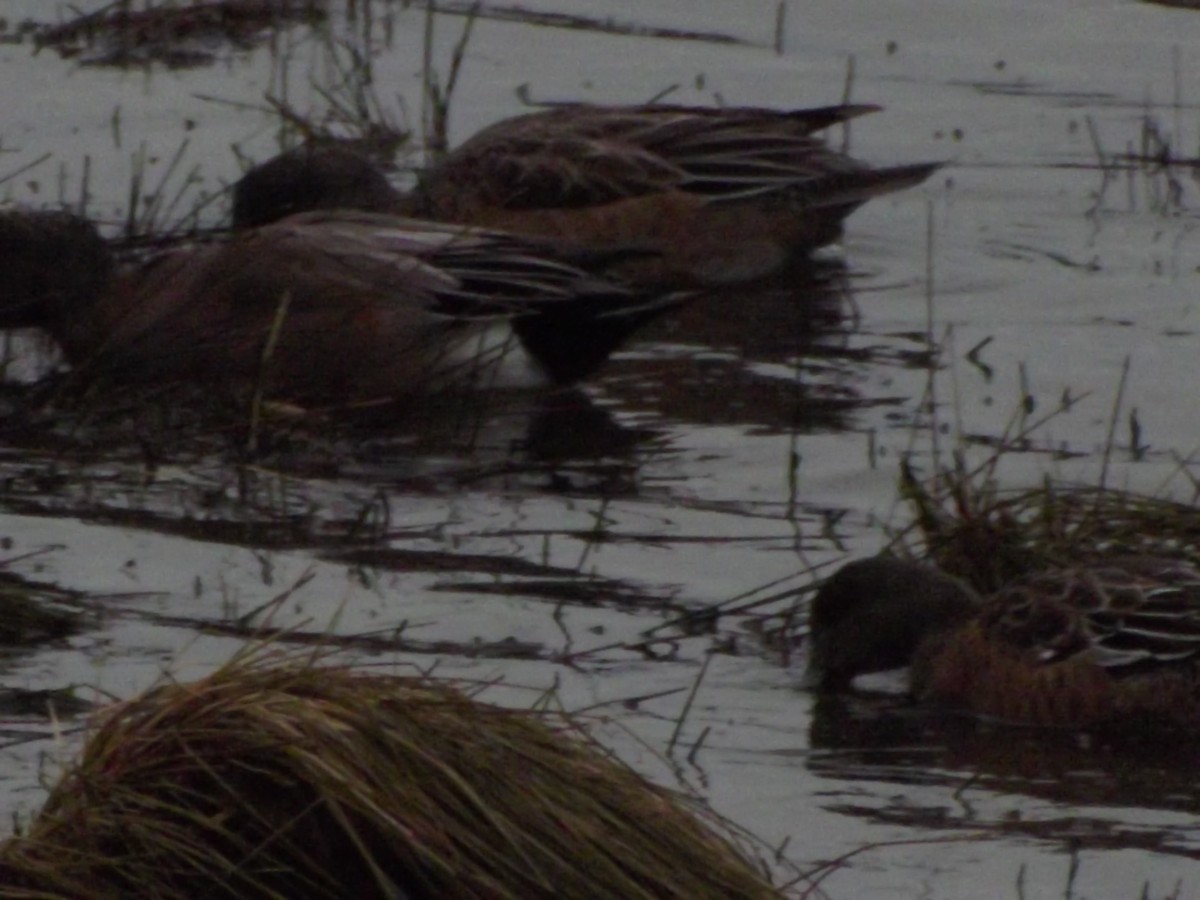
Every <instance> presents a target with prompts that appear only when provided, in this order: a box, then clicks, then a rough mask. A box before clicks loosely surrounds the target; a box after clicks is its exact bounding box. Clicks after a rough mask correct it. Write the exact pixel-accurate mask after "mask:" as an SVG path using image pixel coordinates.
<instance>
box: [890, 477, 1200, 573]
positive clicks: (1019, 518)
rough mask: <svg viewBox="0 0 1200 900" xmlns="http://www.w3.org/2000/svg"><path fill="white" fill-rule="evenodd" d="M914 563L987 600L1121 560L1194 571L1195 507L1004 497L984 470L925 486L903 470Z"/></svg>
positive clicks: (1057, 494) (1199, 517)
mask: <svg viewBox="0 0 1200 900" xmlns="http://www.w3.org/2000/svg"><path fill="white" fill-rule="evenodd" d="M902 482H903V492H904V496H905V498H906V499H907V500H908V502H909V503H910V504H911V505H912V507H913V510H914V513H915V523H914V526H913V529H912V532H914V533H915V534H916V536H917V537H918V538H919V542H920V544H921V545H922V546H921V548H920V550H919V551H916V552H917V553H919V554H920V555H923V556H926V557H928V558H929V559H930V560H931V561H932V562H934V563H936V564H937V565H938V566H939V567H940V568H942V569H943V570H944V571H947V572H951V573H953V574H955V575H958V576H959V577H961V578H965V579H967V580H968V581H970V582H971V583H972V584H973V585H974V586H975V587H976V588H977V589H979V590H980V591H982V592H984V593H991V592H993V591H996V590H999V589H1000V588H1001V587H1003V586H1004V585H1006V584H1008V583H1010V582H1012V581H1013V580H1015V579H1017V578H1019V577H1020V576H1022V575H1024V574H1026V573H1028V572H1033V571H1038V570H1041V569H1047V568H1055V567H1060V566H1071V565H1078V564H1080V563H1087V562H1092V561H1098V560H1101V559H1103V558H1105V557H1111V556H1113V555H1123V554H1137V555H1150V556H1163V557H1171V558H1174V559H1184V560H1187V561H1189V562H1192V563H1197V564H1200V507H1197V506H1195V505H1194V504H1191V503H1186V502H1180V501H1177V500H1172V499H1168V498H1165V497H1152V496H1146V495H1143V494H1136V493H1133V492H1129V491H1123V490H1118V489H1116V488H1109V487H1105V486H1103V485H1064V484H1060V483H1056V482H1054V481H1052V480H1051V479H1046V480H1045V481H1044V482H1043V483H1042V484H1041V485H1040V486H1038V487H1035V488H1027V489H1022V490H1001V489H1000V488H999V487H998V486H997V484H996V483H995V481H994V480H992V478H991V476H990V473H989V472H988V471H986V470H984V471H977V472H973V473H972V472H965V471H963V470H961V469H958V470H952V471H945V470H944V471H941V472H939V473H938V475H937V477H936V478H935V479H933V480H932V481H931V482H930V483H929V484H924V483H921V482H920V481H918V480H917V479H916V478H915V477H914V476H913V475H912V473H911V472H910V471H908V470H907V469H906V470H905V472H904V475H903V479H902Z"/></svg>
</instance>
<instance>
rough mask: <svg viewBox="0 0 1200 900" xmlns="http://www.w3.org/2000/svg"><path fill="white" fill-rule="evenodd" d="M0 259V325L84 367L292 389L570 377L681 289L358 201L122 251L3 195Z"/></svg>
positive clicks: (333, 390) (393, 391)
mask: <svg viewBox="0 0 1200 900" xmlns="http://www.w3.org/2000/svg"><path fill="white" fill-rule="evenodd" d="M0 264H3V266H4V268H5V278H4V284H3V287H2V288H0V327H7V328H16V327H41V328H44V329H45V330H47V331H49V332H50V333H51V335H52V336H53V337H55V338H56V339H57V340H58V342H59V343H60V345H61V346H62V348H63V350H64V352H65V353H66V356H67V358H68V359H69V360H70V361H71V363H72V365H73V366H74V367H75V368H78V369H83V368H89V369H90V370H92V371H97V372H103V373H104V374H105V375H107V376H109V377H112V378H115V379H118V380H122V381H143V382H145V381H155V382H157V381H163V380H187V381H199V382H203V383H224V384H226V385H229V386H246V385H253V386H262V387H263V388H265V389H266V392H267V394H268V395H269V396H272V397H281V396H282V397H286V398H287V399H291V400H297V399H312V398H322V399H333V400H337V401H338V402H351V401H359V400H375V399H387V398H393V397H398V396H404V395H410V394H415V393H421V392H425V391H430V390H436V389H439V388H444V387H488V386H513V385H516V384H524V383H534V382H552V383H563V382H569V381H573V380H576V379H578V378H582V377H584V376H585V375H587V374H589V373H590V372H591V371H593V370H594V369H596V368H597V367H599V366H600V365H601V364H602V363H603V362H604V360H605V359H606V358H607V357H608V355H609V353H610V352H611V351H612V350H613V349H614V348H615V347H616V345H617V344H618V343H619V342H620V341H621V340H623V339H624V338H625V337H626V336H627V335H629V334H630V333H631V332H632V331H633V330H634V329H636V328H637V327H638V326H639V325H640V324H642V323H643V322H645V321H647V320H648V319H650V318H653V317H654V316H656V315H658V314H659V313H661V312H662V311H663V310H664V309H666V308H668V307H669V306H671V305H674V304H675V303H676V302H677V298H674V297H647V296H645V295H643V294H638V293H635V292H633V291H630V290H628V289H626V288H624V287H622V286H619V285H616V284H613V283H610V282H607V281H605V280H603V279H601V278H598V277H596V276H593V275H591V274H589V273H588V272H586V271H584V270H582V269H580V268H578V267H576V266H574V265H572V264H570V263H569V262H567V261H563V260H561V259H555V258H552V257H550V256H547V255H546V254H545V253H544V252H543V251H542V249H541V248H539V247H537V246H536V245H534V244H532V243H530V242H528V241H525V240H522V239H520V238H516V237H512V236H509V235H503V234H497V233H495V232H490V231H484V230H480V229H467V228H463V227H461V226H456V225H439V224H435V223H430V222H419V221H413V220H405V219H398V218H396V217H392V216H381V215H377V214H372V213H363V212H352V211H340V212H317V213H308V214H303V215H297V216H292V217H290V218H287V219H284V220H282V221H280V222H278V223H276V224H274V225H270V226H266V227H263V228H257V229H252V230H249V231H246V232H244V233H242V234H239V235H235V236H234V237H232V238H231V239H229V240H226V241H213V242H208V243H202V244H193V245H189V246H185V247H182V248H178V249H174V250H171V251H167V252H165V253H162V254H160V255H159V256H157V257H156V258H154V259H152V260H151V261H149V262H148V263H145V264H143V265H139V266H136V267H125V268H122V267H119V266H118V265H117V264H116V263H115V262H114V260H113V256H112V253H111V252H110V249H109V247H108V245H107V244H106V242H105V241H104V240H103V238H102V237H101V236H100V235H99V234H98V233H97V231H96V229H95V228H94V227H93V226H92V225H91V224H90V223H89V222H87V221H85V220H83V219H81V218H79V217H77V216H73V215H70V214H68V213H58V212H37V213H35V212H28V211H10V212H6V213H3V214H0ZM518 351H524V352H523V354H522V353H518ZM501 363H503V365H501Z"/></svg>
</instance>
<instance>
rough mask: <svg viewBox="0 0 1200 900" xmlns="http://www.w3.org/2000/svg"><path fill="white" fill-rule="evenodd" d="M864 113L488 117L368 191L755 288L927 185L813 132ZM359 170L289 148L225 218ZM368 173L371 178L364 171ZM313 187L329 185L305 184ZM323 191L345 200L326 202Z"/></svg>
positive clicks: (690, 276) (260, 209) (634, 262)
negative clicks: (877, 200) (403, 188)
mask: <svg viewBox="0 0 1200 900" xmlns="http://www.w3.org/2000/svg"><path fill="white" fill-rule="evenodd" d="M876 109H878V107H874V106H866V105H845V106H833V107H821V108H817V109H799V110H788V111H780V110H772V109H760V108H755V107H733V108H727V109H714V108H704V107H690V106H673V105H666V104H656V105H650V106H593V105H589V104H568V105H561V106H555V107H552V108H550V109H546V110H543V111H540V112H535V113H529V114H527V115H522V116H517V117H515V118H511V119H505V120H503V121H501V122H498V123H496V124H494V125H492V126H490V127H488V128H485V129H484V130H483V131H481V132H479V133H478V134H476V135H475V136H474V137H472V138H470V139H469V140H467V141H466V143H464V144H462V145H461V146H460V147H458V148H457V149H456V150H454V151H452V152H451V153H450V154H448V155H447V156H446V157H445V158H444V159H443V160H441V161H440V162H438V163H436V164H434V165H433V166H432V167H431V168H429V169H428V170H426V171H425V172H423V173H421V175H420V176H419V180H418V184H417V186H416V187H415V188H414V189H413V190H412V191H411V192H410V193H408V194H400V193H399V192H396V191H394V190H393V189H389V191H388V192H387V194H386V197H387V199H386V200H384V201H380V200H379V199H378V198H379V197H382V196H385V194H384V192H382V191H378V192H375V193H372V194H371V200H370V202H371V203H378V202H384V203H386V204H387V205H389V207H390V208H391V209H393V210H394V211H396V212H399V213H403V214H405V215H414V216H420V217H422V218H429V219H433V220H436V221H444V222H458V223H464V224H471V225H475V226H480V227H486V228H496V229H500V230H503V231H508V232H512V233H515V234H522V235H526V236H531V237H536V238H540V239H544V240H551V241H554V242H556V243H558V244H560V245H567V246H576V247H585V248H588V249H590V250H598V251H613V250H622V249H639V250H643V251H648V252H647V253H645V254H644V255H642V256H640V257H639V258H632V259H627V260H625V261H624V262H623V263H622V264H621V265H620V266H619V267H617V269H616V270H617V271H619V272H620V274H621V275H622V276H623V277H625V278H628V279H630V280H633V281H636V282H639V283H642V284H654V285H658V286H664V285H666V286H673V287H678V286H692V287H695V286H711V285H720V284H734V283H744V282H750V281H756V280H760V279H763V278H766V277H769V276H771V275H774V274H776V273H778V272H780V271H782V270H784V269H785V268H786V267H787V266H788V265H790V264H792V263H794V262H797V261H799V260H803V259H804V258H806V257H807V255H808V254H809V252H810V251H811V250H813V249H814V248H817V247H821V246H823V245H826V244H829V243H832V242H833V241H836V240H837V239H838V238H839V237H840V236H841V233H842V221H843V220H844V219H845V218H846V217H847V216H848V215H849V214H850V213H851V212H853V211H854V210H855V209H856V208H858V207H859V206H860V205H862V204H863V203H865V202H866V201H867V200H869V199H871V198H872V197H877V196H880V195H883V194H887V193H891V192H892V191H898V190H902V189H904V188H907V187H911V186H913V185H916V184H919V183H920V182H922V181H924V180H925V179H926V178H928V177H929V175H930V174H932V173H933V172H934V171H935V170H936V169H937V168H938V167H939V165H940V163H919V164H915V165H904V166H895V167H886V168H872V167H870V166H868V165H866V164H865V163H862V162H859V161H857V160H854V159H852V158H850V157H849V156H846V155H845V154H842V153H839V152H837V151H835V150H833V149H831V148H829V147H828V146H826V144H825V143H824V142H823V141H821V140H820V139H819V138H817V137H814V136H813V134H814V132H816V131H819V130H820V129H822V128H826V127H829V126H830V125H833V124H835V123H838V122H844V121H847V120H849V119H852V118H854V117H856V116H860V115H863V114H864V113H868V112H873V111H875V110H876ZM355 165H357V166H359V167H366V168H372V167H371V164H370V163H369V162H367V161H366V160H365V159H361V158H360V159H359V160H358V162H357V163H355V162H354V161H353V160H351V159H349V158H348V157H347V156H346V155H345V152H344V151H335V152H334V153H333V154H332V155H326V154H324V153H323V152H303V151H301V152H296V151H293V152H292V154H285V155H284V156H283V157H280V158H277V159H276V160H272V161H269V162H267V163H265V164H263V166H261V167H259V168H258V169H255V170H251V172H249V173H248V174H247V175H246V176H245V177H244V178H243V179H242V181H241V182H240V183H239V184H238V185H237V187H236V188H235V203H234V206H235V222H236V223H238V224H255V223H258V222H262V221H267V220H269V219H270V218H271V217H273V216H275V215H278V214H280V213H281V212H284V211H290V210H293V209H295V208H297V207H298V206H299V205H300V204H302V203H304V202H317V203H322V204H329V205H335V206H342V205H344V206H353V205H355V204H356V203H357V202H358V200H357V199H356V196H361V192H359V191H358V190H357V186H358V185H360V184H365V183H366V182H368V181H371V180H372V179H371V177H370V176H369V175H368V174H366V173H365V172H362V173H360V174H359V175H357V176H355V175H352V174H351V169H352V168H353V167H354V166H355ZM376 174H377V173H376ZM321 181H326V183H328V184H329V185H331V187H330V188H329V189H326V188H320V189H314V187H313V184H314V182H321ZM335 181H343V182H349V183H351V184H352V185H354V186H355V190H353V191H350V190H348V191H346V192H345V195H344V196H343V197H341V198H340V199H339V197H338V193H339V192H338V191H337V190H335V189H333V187H332V185H333V183H334V182H335Z"/></svg>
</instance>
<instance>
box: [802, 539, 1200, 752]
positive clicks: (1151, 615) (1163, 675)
mask: <svg viewBox="0 0 1200 900" xmlns="http://www.w3.org/2000/svg"><path fill="white" fill-rule="evenodd" d="M810 624H811V640H812V648H811V649H812V653H811V659H810V673H809V674H810V681H811V682H815V683H817V684H819V685H822V686H825V687H828V688H835V689H836V688H844V687H846V686H847V685H848V684H849V682H850V681H851V679H853V678H854V677H855V676H856V675H860V674H865V673H868V672H877V671H883V670H885V669H889V668H894V667H897V666H902V665H911V670H910V679H911V682H910V684H911V690H912V693H913V695H914V696H915V697H917V698H918V699H921V700H927V701H935V702H937V703H939V704H942V705H946V706H948V707H951V708H955V709H960V710H965V711H968V712H971V713H975V714H978V715H981V716H986V717H994V718H996V719H1000V720H1004V721H1009V722H1019V723H1025V724H1030V725H1043V726H1061V727H1069V728H1100V727H1106V726H1117V727H1120V726H1124V725H1129V724H1130V723H1134V722H1137V723H1141V724H1145V725H1149V726H1167V727H1183V728H1200V655H1198V654H1200V571H1197V570H1196V569H1195V568H1194V567H1192V566H1191V565H1189V564H1187V563H1183V562H1178V561H1174V560H1167V559H1157V558H1151V557H1133V556H1128V557H1117V558H1113V559H1110V560H1106V561H1103V562H1098V563H1094V564H1088V565H1081V566H1077V567H1071V568H1063V569H1055V570H1050V571H1045V572H1040V573H1037V574H1032V575H1029V576H1028V577H1026V578H1024V579H1022V580H1020V581H1018V582H1016V583H1014V584H1012V585H1010V586H1008V587H1006V588H1004V589H1003V590H1001V591H999V592H998V593H996V594H993V595H992V596H990V597H987V598H981V597H980V596H978V595H977V594H976V593H975V592H974V591H973V590H972V589H971V588H969V587H968V586H967V585H966V584H965V583H964V582H962V581H959V580H958V579H956V578H953V577H951V576H949V575H946V574H944V573H942V572H940V571H938V570H936V569H934V568H931V567H929V566H925V565H920V564H916V563H911V562H906V561H902V560H898V559H894V558H889V557H882V556H881V557H874V558H870V559H863V560H858V561H855V562H851V563H848V564H847V565H845V566H844V567H843V568H841V569H840V570H839V571H838V572H836V573H835V574H834V575H833V576H832V577H830V578H829V579H828V580H827V581H826V582H825V583H824V584H823V585H822V586H821V588H820V589H819V590H818V592H817V595H816V597H815V598H814V600H813V604H812V612H811V618H810Z"/></svg>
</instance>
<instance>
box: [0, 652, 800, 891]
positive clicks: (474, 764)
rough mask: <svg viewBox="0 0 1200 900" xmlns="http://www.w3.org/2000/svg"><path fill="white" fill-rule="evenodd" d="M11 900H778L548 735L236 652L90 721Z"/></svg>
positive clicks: (375, 679) (595, 759) (546, 727)
mask: <svg viewBox="0 0 1200 900" xmlns="http://www.w3.org/2000/svg"><path fill="white" fill-rule="evenodd" d="M0 892H2V893H3V895H4V896H5V897H8V898H12V900H20V898H25V900H29V898H48V897H84V896H86V897H91V898H117V897H122V898H123V897H131V896H144V897H148V896H153V897H157V898H163V900H167V898H180V900H182V898H195V897H237V898H280V900H282V898H287V900H301V898H333V897H338V898H351V897H353V898H376V897H378V898H384V897H387V898H396V897H403V898H410V900H413V898H439V897H450V896H453V897H461V898H471V897H487V898H512V900H516V898H522V900H528V898H538V897H545V898H550V897H554V898H588V900H593V898H623V900H628V898H639V897H681V898H682V897H686V898H696V900H703V898H733V897H746V898H749V897H775V896H779V895H778V893H777V892H776V890H775V889H774V888H773V887H772V886H771V885H770V883H769V881H768V880H767V878H766V877H765V876H764V875H763V874H761V872H760V871H759V870H758V869H757V868H756V866H755V865H754V864H752V863H751V862H749V861H747V859H746V858H744V857H743V856H742V855H741V853H740V852H739V851H738V850H737V849H735V846H734V845H733V844H732V843H731V842H730V841H728V840H726V839H725V838H724V837H722V836H720V835H719V834H718V833H717V832H716V831H714V830H712V829H711V828H710V827H709V826H708V825H707V824H705V823H704V822H702V821H701V819H700V818H698V817H697V815H696V810H694V809H692V808H691V804H690V802H689V801H687V800H685V799H683V798H681V797H680V796H678V795H677V794H675V793H673V792H671V791H668V790H666V789H664V788H660V787H657V786H654V785H651V784H649V783H647V782H646V781H645V780H644V779H642V778H641V777H640V776H639V775H637V774H636V773H634V772H633V771H631V770H629V769H628V768H626V767H624V766H623V765H621V764H620V763H618V762H616V761H614V760H613V759H612V758H611V757H610V756H608V755H606V754H605V753H604V752H603V751H602V750H601V749H599V748H598V747H597V746H596V745H595V744H593V743H591V742H590V741H589V740H588V739H586V738H585V737H583V736H582V735H581V733H580V729H579V728H578V726H577V725H575V724H573V723H571V722H570V721H569V720H566V719H564V718H562V717H553V716H546V715H542V714H538V713H533V712H529V711H513V710H506V709H500V708H497V707H493V706H489V705H486V704H483V703H480V702H477V701H475V700H473V699H471V698H469V697H467V696H465V695H464V694H463V693H461V692H460V691H459V690H456V689H455V688H452V687H450V686H447V685H446V684H444V683H439V682H436V681H433V680H430V679H424V678H412V677H408V678H406V677H396V676H381V675H377V674H362V673H358V672H352V671H350V670H348V669H344V668H334V667H327V666H316V665H313V664H311V663H309V664H305V665H301V664H298V663H295V662H292V663H285V664H277V663H270V662H268V661H267V659H266V657H265V655H264V654H261V653H260V654H251V655H249V656H248V657H246V658H243V659H241V660H237V661H235V662H233V663H230V664H228V665H226V666H225V667H224V668H222V669H221V670H219V671H217V672H216V673H215V674H213V675H211V676H209V677H207V678H204V679H202V680H200V681H197V682H195V683H191V684H174V683H172V684H166V685H163V686H161V687H158V688H155V689H153V690H151V691H149V692H148V693H146V694H144V695H142V696H140V697H138V698H136V699H133V700H131V701H128V702H124V703H121V704H118V705H116V706H114V707H112V708H110V709H108V710H107V711H105V712H103V713H102V714H101V715H100V716H99V720H98V723H97V726H96V728H95V730H94V733H92V735H91V737H90V739H89V740H88V741H87V744H86V746H85V747H84V750H83V753H82V756H81V757H80V759H79V760H78V761H77V762H76V763H75V764H74V765H73V767H72V768H71V769H70V770H69V771H68V772H67V773H66V774H65V775H64V777H63V778H62V780H61V781H60V782H59V784H58V785H57V786H56V787H55V788H54V789H53V791H52V793H51V795H50V797H49V799H48V800H47V802H46V805H45V807H44V808H43V810H42V811H41V813H40V814H39V815H38V816H37V817H36V818H35V819H34V821H33V822H32V823H31V825H30V827H29V828H28V829H27V831H26V832H25V833H24V834H22V835H19V836H16V837H13V838H10V839H9V840H8V841H7V842H6V843H5V844H4V845H2V846H0Z"/></svg>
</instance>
